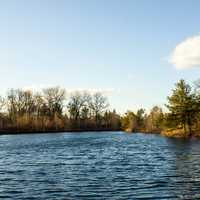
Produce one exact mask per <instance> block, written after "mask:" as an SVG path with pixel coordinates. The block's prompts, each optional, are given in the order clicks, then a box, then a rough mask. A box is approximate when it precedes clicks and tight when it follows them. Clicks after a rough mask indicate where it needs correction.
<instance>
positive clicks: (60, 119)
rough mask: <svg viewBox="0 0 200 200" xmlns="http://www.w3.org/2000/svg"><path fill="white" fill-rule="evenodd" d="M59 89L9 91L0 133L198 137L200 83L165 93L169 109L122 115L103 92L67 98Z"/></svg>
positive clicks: (1, 106)
mask: <svg viewBox="0 0 200 200" xmlns="http://www.w3.org/2000/svg"><path fill="white" fill-rule="evenodd" d="M66 96H67V95H66V91H65V89H63V88H60V87H52V88H46V89H43V90H41V91H38V92H33V91H31V90H22V89H10V90H9V91H8V92H7V95H6V96H5V97H1V98H0V109H1V110H0V132H2V133H5V132H8V133H16V132H59V131H90V130H99V131H103V130H125V131H127V132H139V131H140V132H146V133H161V134H164V135H167V136H177V137H179V136H181V137H182V136H184V137H187V136H192V135H195V136H198V134H199V135H200V109H199V108H200V82H199V81H197V82H196V83H195V86H194V87H191V86H190V85H189V84H187V83H186V82H185V81H184V80H180V81H179V82H178V83H177V84H176V85H175V88H174V89H173V90H172V94H171V96H169V97H167V104H166V105H165V108H166V109H165V110H166V111H165V112H164V111H163V109H162V108H161V107H158V106H154V107H153V108H152V109H151V110H150V111H149V112H146V111H145V109H143V108H141V109H139V110H137V111H136V112H133V111H127V112H126V113H125V114H124V115H122V116H120V115H119V114H117V112H116V111H115V110H112V111H111V110H109V103H108V99H107V98H106V96H104V95H103V94H102V93H100V92H96V93H94V94H90V93H88V92H78V91H77V92H74V93H72V94H71V95H70V96H68V97H66Z"/></svg>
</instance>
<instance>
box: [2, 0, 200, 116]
mask: <svg viewBox="0 0 200 200" xmlns="http://www.w3.org/2000/svg"><path fill="white" fill-rule="evenodd" d="M199 8H200V1H199V0H190V1H188V0H168V1H163V0H148V1H147V0H124V1H122V0H98V1H97V0H71V1H70V0H42V1H41V0H32V1H27V0H6V1H4V0H0V75H1V79H0V80H1V81H0V83H1V84H0V93H2V94H3V93H5V92H6V90H7V89H8V88H29V87H31V88H42V87H49V86H61V87H64V88H66V89H67V90H70V91H71V90H89V91H96V90H97V91H102V92H104V93H105V94H106V95H108V98H109V101H110V104H111V108H116V110H117V111H118V112H125V111H126V110H127V109H129V110H136V109H138V108H139V107H144V108H146V109H147V110H148V109H150V108H151V107H152V106H154V105H160V106H162V105H164V104H165V103H166V96H168V95H170V94H171V89H172V88H173V87H174V84H175V83H176V82H177V81H178V80H179V79H181V78H184V79H186V81H188V82H189V83H193V82H194V81H195V80H197V79H199V78H200V68H199V67H200V25H199V21H200V12H199Z"/></svg>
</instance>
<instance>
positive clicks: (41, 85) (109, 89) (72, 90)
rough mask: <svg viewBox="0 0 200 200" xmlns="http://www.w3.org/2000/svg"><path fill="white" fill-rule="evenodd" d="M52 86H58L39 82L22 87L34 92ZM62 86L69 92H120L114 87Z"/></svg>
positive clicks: (108, 93) (106, 93) (105, 93)
mask: <svg viewBox="0 0 200 200" xmlns="http://www.w3.org/2000/svg"><path fill="white" fill-rule="evenodd" d="M51 87H57V85H45V84H39V85H30V86H25V87H23V88H22V89H23V90H32V91H33V92H37V91H41V90H42V89H44V88H51ZM60 87H61V88H65V90H66V92H67V94H71V93H73V92H80V93H83V92H88V93H90V94H94V93H96V92H101V93H102V94H104V95H112V94H113V93H116V92H118V90H116V89H114V88H67V87H65V86H60Z"/></svg>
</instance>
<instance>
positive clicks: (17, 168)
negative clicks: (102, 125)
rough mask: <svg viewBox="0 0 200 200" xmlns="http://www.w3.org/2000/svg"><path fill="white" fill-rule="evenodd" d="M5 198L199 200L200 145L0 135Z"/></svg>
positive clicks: (148, 137) (101, 136) (0, 183)
mask: <svg viewBox="0 0 200 200" xmlns="http://www.w3.org/2000/svg"><path fill="white" fill-rule="evenodd" d="M0 198H1V199H3V198H4V199H20V200H22V199H26V200H27V199H37V200H38V199H45V200H46V199H52V200H56V199H59V200H60V199H67V200H79V199H80V200H98V199H102V200H103V199H106V200H107V199H112V200H121V199H123V200H130V199H200V140H197V139H191V140H184V139H172V138H166V137H162V136H160V135H156V134H141V133H137V134H127V133H124V132H82V133H48V134H19V135H2V136H0Z"/></svg>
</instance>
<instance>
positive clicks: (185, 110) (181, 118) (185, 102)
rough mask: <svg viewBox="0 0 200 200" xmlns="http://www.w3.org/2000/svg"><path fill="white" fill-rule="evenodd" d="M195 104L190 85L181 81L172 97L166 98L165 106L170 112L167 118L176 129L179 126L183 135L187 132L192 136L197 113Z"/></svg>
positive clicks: (194, 96)
mask: <svg viewBox="0 0 200 200" xmlns="http://www.w3.org/2000/svg"><path fill="white" fill-rule="evenodd" d="M197 104H198V103H197V98H196V95H195V94H194V93H193V92H192V89H191V87H190V85H189V84H187V83H186V82H185V81H184V80H183V79H181V80H180V81H179V82H178V83H177V84H176V87H175V89H173V91H172V95H171V96H170V97H168V105H166V106H167V108H168V109H169V111H170V113H169V116H170V118H171V119H173V123H174V124H175V125H176V126H177V127H180V126H181V128H183V129H184V133H185V135H186V134H187V131H188V132H189V135H191V134H192V125H193V124H194V119H195V116H196V115H197V113H198V109H197Z"/></svg>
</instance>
